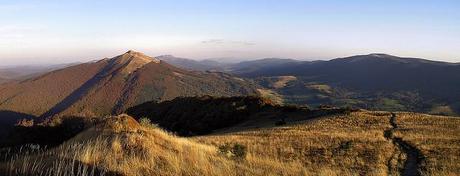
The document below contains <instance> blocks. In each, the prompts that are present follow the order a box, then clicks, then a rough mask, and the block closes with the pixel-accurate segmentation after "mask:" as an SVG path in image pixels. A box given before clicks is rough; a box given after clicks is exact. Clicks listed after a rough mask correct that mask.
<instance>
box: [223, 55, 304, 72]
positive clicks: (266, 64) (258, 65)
mask: <svg viewBox="0 0 460 176" xmlns="http://www.w3.org/2000/svg"><path fill="white" fill-rule="evenodd" d="M300 62H301V61H298V60H294V59H280V58H265V59H258V60H251V61H242V62H239V63H236V64H232V65H229V66H227V67H226V71H228V72H231V73H233V74H238V75H246V74H251V73H253V72H257V71H258V70H270V68H272V67H280V66H285V67H288V66H291V65H296V64H297V63H300Z"/></svg>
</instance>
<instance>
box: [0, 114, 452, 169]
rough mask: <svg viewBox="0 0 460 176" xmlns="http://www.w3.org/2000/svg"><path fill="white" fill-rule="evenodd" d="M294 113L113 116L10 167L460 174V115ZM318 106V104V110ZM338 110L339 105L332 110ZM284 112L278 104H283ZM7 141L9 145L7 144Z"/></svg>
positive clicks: (21, 156) (7, 165) (28, 150)
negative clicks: (211, 120) (195, 127)
mask: <svg viewBox="0 0 460 176" xmlns="http://www.w3.org/2000/svg"><path fill="white" fill-rule="evenodd" d="M324 112H327V111H326V110H323V113H319V114H324V115H322V116H318V114H317V115H316V116H315V118H313V119H312V118H302V117H303V116H305V115H308V114H303V115H302V114H298V113H296V112H295V111H290V112H289V113H287V118H286V119H285V122H286V124H285V125H280V124H278V125H276V122H277V120H278V119H276V118H265V119H264V118H262V121H263V122H265V123H260V122H261V121H254V122H253V123H251V121H249V122H245V123H239V124H237V125H232V126H230V127H229V128H224V129H220V130H218V131H215V132H214V133H212V134H209V135H205V136H195V137H191V138H184V137H178V136H175V135H172V134H171V133H168V132H165V131H163V130H162V129H161V128H159V127H158V126H157V125H154V124H152V123H150V121H149V120H147V119H145V118H144V119H140V123H138V122H136V120H134V119H133V118H131V117H129V116H127V115H120V116H115V117H107V118H104V119H103V120H100V121H99V122H97V123H95V124H96V125H95V126H93V127H91V128H89V129H87V130H85V131H83V132H82V133H80V134H78V135H77V136H75V137H73V138H71V139H70V140H68V141H66V142H65V143H63V144H61V145H60V146H58V147H56V148H51V149H43V148H39V147H37V146H33V145H32V146H30V145H29V146H28V147H23V149H22V150H20V152H12V151H14V150H10V151H11V152H7V153H8V155H7V156H3V155H2V158H6V160H5V159H4V160H2V161H3V162H1V163H0V169H1V170H0V171H1V172H2V173H7V174H6V175H8V174H9V175H31V174H32V175H40V174H43V175H48V174H57V175H69V174H72V173H73V174H74V175H405V174H407V173H412V174H414V173H418V174H421V175H458V174H460V173H459V170H460V165H459V164H458V163H460V162H459V161H460V158H459V157H458V156H459V153H460V143H459V142H458V141H460V137H459V136H458V135H457V134H458V133H459V132H460V119H459V118H456V117H438V116H430V115H425V114H414V113H402V112H401V113H390V112H374V111H358V112H350V113H339V114H331V113H324ZM311 113H313V112H311ZM328 114H330V115H328ZM278 115H279V114H278ZM2 151H4V150H2Z"/></svg>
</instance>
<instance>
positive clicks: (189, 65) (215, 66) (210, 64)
mask: <svg viewBox="0 0 460 176" xmlns="http://www.w3.org/2000/svg"><path fill="white" fill-rule="evenodd" d="M156 58H157V59H160V60H162V61H165V62H167V63H169V64H171V65H174V66H176V67H179V68H183V69H188V70H198V71H207V70H217V71H222V70H223V67H224V66H225V65H226V64H224V63H220V62H217V61H213V60H201V61H197V60H193V59H186V58H179V57H174V56H172V55H162V56H158V57H156Z"/></svg>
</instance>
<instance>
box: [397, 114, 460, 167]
mask: <svg viewBox="0 0 460 176" xmlns="http://www.w3.org/2000/svg"><path fill="white" fill-rule="evenodd" d="M396 115H397V117H398V118H397V123H398V127H399V130H396V131H395V135H396V136H398V137H401V138H402V139H403V140H405V141H407V142H409V143H410V144H411V145H413V146H415V147H416V148H417V149H419V150H420V151H421V153H422V155H423V156H424V160H423V162H422V163H421V164H422V174H423V175H460V118H457V117H445V116H432V115H426V114H418V113H397V114H396Z"/></svg>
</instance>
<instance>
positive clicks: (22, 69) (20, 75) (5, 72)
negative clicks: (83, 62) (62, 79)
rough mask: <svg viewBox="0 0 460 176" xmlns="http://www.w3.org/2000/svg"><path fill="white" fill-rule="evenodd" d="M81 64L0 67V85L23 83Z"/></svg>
mask: <svg viewBox="0 0 460 176" xmlns="http://www.w3.org/2000/svg"><path fill="white" fill-rule="evenodd" d="M78 64H80V63H67V64H56V65H17V66H3V67H0V83H1V81H2V80H3V82H6V81H21V80H25V79H28V78H33V77H36V76H39V75H40V74H44V73H47V72H50V71H53V70H57V69H61V68H65V67H69V66H72V65H78Z"/></svg>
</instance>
